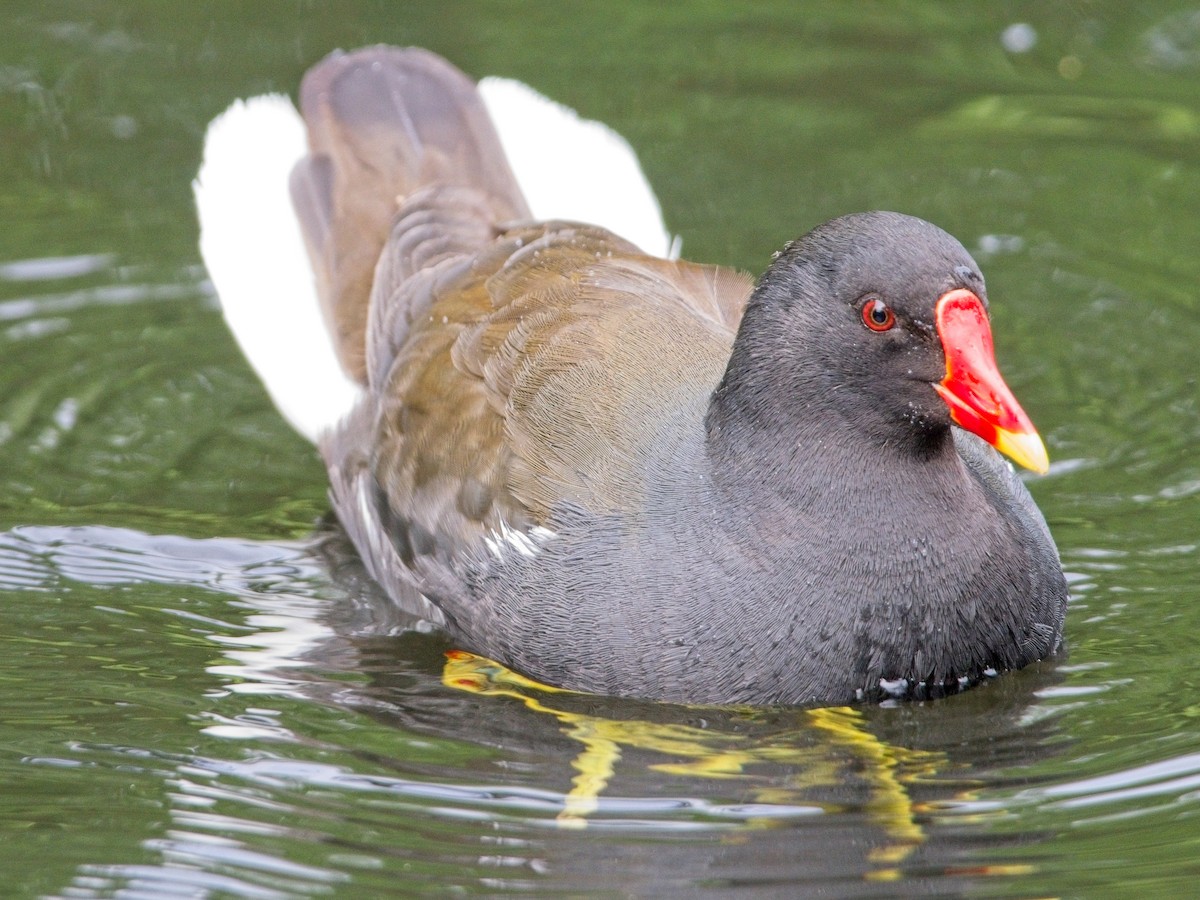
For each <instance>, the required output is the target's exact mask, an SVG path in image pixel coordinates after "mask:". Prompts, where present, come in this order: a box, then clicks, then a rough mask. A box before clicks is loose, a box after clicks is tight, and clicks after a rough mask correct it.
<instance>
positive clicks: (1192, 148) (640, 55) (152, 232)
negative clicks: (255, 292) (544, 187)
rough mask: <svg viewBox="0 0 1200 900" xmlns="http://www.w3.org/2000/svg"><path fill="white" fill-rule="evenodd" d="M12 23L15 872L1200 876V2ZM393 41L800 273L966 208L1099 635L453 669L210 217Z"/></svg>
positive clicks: (665, 884)
mask: <svg viewBox="0 0 1200 900" xmlns="http://www.w3.org/2000/svg"><path fill="white" fill-rule="evenodd" d="M0 17H2V18H3V25H4V27H3V28H0V172H2V173H3V177H2V178H0V215H2V217H3V228H2V229H0V384H3V386H4V389H3V391H0V472H2V473H3V484H4V490H3V493H2V494H0V873H3V874H2V875H0V896H5V897H8V896H12V897H35V896H47V895H48V896H71V897H116V896H123V897H126V896H127V897H134V896H136V897H163V896H189V897H206V898H207V897H213V898H224V897H251V898H275V897H293V896H309V895H320V896H328V895H333V896H346V897H351V896H353V897H358V896H377V895H387V894H398V895H403V894H407V893H420V892H427V893H433V894H444V893H448V892H451V891H457V892H460V893H467V894H484V895H492V894H503V893H514V894H518V895H522V894H531V893H539V892H547V893H552V894H554V893H560V894H574V895H577V894H580V893H589V892H597V893H602V894H609V895H633V896H662V895H672V894H675V895H695V894H704V893H706V892H707V893H708V894H710V895H713V896H721V895H726V894H735V895H746V896H785V897H786V896H812V895H817V894H821V895H825V896H846V895H862V896H896V895H901V896H911V895H921V894H941V895H954V896H961V895H987V896H1068V897H1108V896H1111V897H1125V896H1130V895H1137V896H1142V897H1160V896H1161V897H1175V896H1186V895H1188V894H1189V893H1191V892H1194V891H1195V889H1196V886H1195V873H1196V871H1197V868H1196V867H1197V865H1198V861H1200V699H1198V698H1200V691H1198V690H1197V688H1198V681H1200V678H1198V675H1197V665H1196V661H1197V651H1196V646H1197V638H1198V637H1200V603H1198V602H1197V601H1200V587H1198V584H1200V562H1198V554H1200V454H1197V452H1196V445H1197V442H1198V441H1200V409H1198V406H1200V390H1198V389H1197V369H1198V368H1200V366H1198V365H1197V347H1200V302H1198V301H1197V287H1196V286H1197V284H1200V254H1197V252H1196V232H1197V224H1196V223H1197V222H1200V87H1198V86H1200V7H1196V8H1190V7H1188V6H1186V5H1184V4H1182V3H1141V4H1129V3H1117V2H1110V3H1070V4H1037V3H1017V2H1011V3H983V2H971V3H954V4H949V3H947V4H935V3H911V2H910V3H891V4H873V3H871V4H868V3H862V4H849V3H843V2H835V0H829V2H818V3H805V4H793V3H747V4H732V3H731V4H720V3H713V2H707V3H706V2H692V3H684V2H679V3H671V4H654V5H651V4H644V5H643V4H634V3H613V2H610V3H606V4H579V3H557V4H547V5H537V6H535V5H532V4H529V5H527V4H517V3H511V4H510V3H500V2H495V3H482V2H458V3H453V2H439V3H429V4H426V3H414V2H406V3H376V4H368V3H359V4H348V3H339V4H332V3H331V4H320V3H278V2H255V3H245V4H234V3H227V4H203V5H202V4H165V3H159V2H144V3H133V2H125V0H115V2H104V3H101V2H46V0H39V2H36V3H35V2H29V0H16V2H9V3H8V4H6V6H5V7H4V9H3V10H2V11H0ZM1015 23H1027V24H1028V25H1029V26H1031V27H1032V33H1033V34H1034V35H1036V41H1035V42H1034V43H1033V46H1032V47H1029V48H1028V49H1026V47H1025V45H1026V44H1028V43H1029V41H1028V40H1027V38H1028V37H1029V34H1030V32H1028V31H1022V30H1021V29H1016V30H1010V31H1007V32H1006V29H1008V28H1009V26H1012V25H1014V24H1015ZM1005 40H1007V42H1008V44H1009V48H1007V49H1006V46H1005ZM372 42H389V43H400V44H421V45H424V46H428V47H430V48H432V49H434V50H436V51H438V52H440V53H442V54H444V55H446V56H447V57H449V58H450V59H451V60H453V61H454V62H455V63H457V64H458V65H459V66H461V67H463V68H464V69H466V70H467V71H469V72H471V73H472V74H475V75H485V74H500V75H508V76H512V77H516V78H519V79H521V80H524V81H526V82H528V83H530V84H532V85H534V86H535V87H537V88H539V89H540V90H542V91H543V92H545V93H547V94H549V95H551V96H553V97H555V98H556V99H559V100H561V101H563V102H565V103H568V104H570V105H572V106H574V107H576V108H578V109H579V110H581V111H582V112H583V113H584V114H585V115H587V116H590V117H593V118H598V119H601V120H603V121H606V122H608V123H610V124H612V125H613V126H614V127H616V128H617V129H618V130H620V131H621V132H622V133H624V134H625V135H626V136H627V137H628V138H629V139H630V140H631V142H632V143H633V144H634V146H635V147H636V148H637V150H638V152H639V154H640V155H641V158H642V161H643V164H644V165H645V168H646V170H647V173H648V175H649V177H650V180H651V182H652V184H654V186H655V188H656V190H657V191H658V193H659V196H660V198H661V200H662V202H663V206H664V211H665V215H666V218H667V222H668V225H669V226H670V227H671V229H672V230H673V231H675V232H678V233H679V234H681V235H682V236H683V246H684V252H685V255H686V256H688V257H690V258H694V259H700V260H705V261H714V262H724V263H730V264H735V265H738V266H741V267H743V268H746V269H749V270H752V271H758V270H760V269H761V268H763V266H764V265H765V263H766V262H767V260H768V259H769V255H770V252H771V251H772V250H774V249H775V248H776V247H777V246H778V245H779V244H781V243H782V242H783V241H785V240H787V239H789V238H791V237H794V236H795V235H797V234H798V233H800V232H801V231H803V230H806V229H807V228H809V227H811V226H812V225H814V224H816V223H818V222H820V221H822V220H824V219H826V218H829V217H831V216H834V215H837V214H841V213H845V212H850V211H854V210H860V209H869V208H886V209H897V210H901V211H904V212H909V213H913V214H917V215H921V216H924V217H926V218H929V219H931V220H933V221H935V222H937V223H938V224H940V225H941V226H943V227H945V228H946V229H948V230H949V231H951V232H953V233H954V234H956V235H957V236H958V237H959V238H960V239H961V240H962V241H963V242H964V244H966V245H967V247H968V248H969V249H972V250H973V251H974V252H975V253H976V255H977V258H978V259H979V261H980V262H981V264H982V265H983V268H984V272H985V274H986V275H987V278H988V284H989V292H990V295H991V298H992V303H993V316H994V320H995V330H996V334H997V341H998V355H999V357H1000V361H1001V365H1002V366H1003V368H1004V371H1005V373H1006V376H1007V378H1008V381H1009V383H1010V384H1011V385H1012V387H1013V388H1014V390H1015V392H1016V393H1017V395H1018V396H1019V397H1020V398H1021V401H1022V404H1023V405H1024V406H1025V408H1026V409H1027V410H1028V411H1029V412H1030V414H1031V415H1032V416H1033V418H1034V420H1035V422H1036V423H1037V424H1038V426H1039V427H1040V429H1041V431H1042V433H1043V435H1044V437H1045V438H1046V441H1047V444H1048V446H1049V450H1050V454H1051V458H1052V460H1053V463H1054V465H1053V467H1052V470H1051V474H1050V475H1049V476H1047V477H1045V478H1041V479H1035V480H1033V481H1032V482H1031V485H1030V487H1031V490H1032V491H1033V493H1034V495H1035V497H1036V498H1037V500H1038V502H1039V503H1040V504H1041V506H1042V508H1043V510H1044V511H1045V512H1046V515H1047V518H1048V519H1049V521H1050V524H1051V527H1052V528H1053V530H1054V532H1055V534H1056V536H1057V539H1058V542H1059V546H1060V548H1061V550H1062V554H1063V558H1064V563H1065V566H1066V568H1067V569H1068V571H1069V573H1070V577H1071V581H1072V584H1073V590H1074V599H1073V601H1072V605H1071V609H1070V612H1069V614H1068V618H1067V635H1068V640H1069V643H1070V655H1069V657H1068V658H1067V659H1066V660H1065V661H1062V662H1059V663H1057V664H1054V665H1044V666H1041V667H1035V668H1034V669H1031V670H1027V671H1024V672H1021V673H1018V674H1015V675H1009V676H1004V677H1002V678H999V679H997V680H996V681H994V682H992V683H990V684H987V685H985V686H983V687H981V688H979V689H976V690H973V691H970V692H968V693H966V694H964V695H960V696H957V697H953V698H950V699H948V700H944V701H939V702H936V703H929V704H910V705H902V706H897V707H872V708H865V709H862V710H859V711H858V712H856V713H830V714H815V715H814V714H812V713H808V712H803V711H790V710H768V711H758V712H751V711H723V710H688V709H679V708H672V707H663V706H656V705H654V704H632V703H618V702H614V701H605V700H599V699H595V698H579V697H562V696H560V695H544V694H539V693H538V692H536V691H533V690H532V689H529V688H524V687H522V686H520V685H515V684H511V683H508V682H506V681H504V680H503V678H502V676H500V675H499V674H497V673H494V672H488V671H486V670H484V669H479V668H474V669H472V668H470V667H469V666H468V667H467V669H466V670H462V671H460V670H455V671H452V672H450V673H449V674H448V675H447V676H446V681H445V682H444V681H443V667H444V665H446V658H445V656H444V652H445V651H446V650H447V649H448V647H447V646H446V645H445V644H444V643H443V642H442V641H441V639H440V638H438V637H437V636H436V635H433V634H425V633H421V632H419V631H413V630H411V629H410V628H408V627H407V626H408V625H411V623H407V622H405V621H403V620H401V619H400V617H399V616H398V615H397V614H395V613H393V612H390V611H389V610H388V609H387V607H386V605H385V604H382V603H380V602H379V600H378V598H377V597H376V596H374V595H373V593H372V592H371V591H370V590H369V588H368V587H367V586H366V585H364V583H363V582H362V575H361V572H359V571H358V570H357V569H356V568H355V566H354V564H353V561H352V560H350V559H348V558H347V557H346V554H345V550H344V547H342V546H340V545H339V544H338V543H337V541H336V539H325V538H321V537H316V538H314V537H313V532H314V528H315V527H316V524H317V523H318V521H319V520H320V519H321V517H322V516H323V515H324V514H325V512H326V510H327V504H326V500H325V481H324V473H323V471H322V468H321V466H320V464H319V462H318V461H317V459H316V458H315V454H314V453H313V451H312V450H311V448H310V447H308V446H307V445H306V444H305V443H304V442H303V441H302V440H301V439H299V438H298V437H296V436H294V435H293V434H292V433H291V432H290V431H289V429H288V428H287V426H286V425H285V424H284V423H283V421H282V420H281V419H280V418H279V417H278V416H277V415H276V414H275V413H274V411H273V410H272V408H271V407H270V405H269V403H268V401H267V399H266V396H265V394H264V393H263V392H262V390H261V389H260V388H259V386H258V384H257V382H256V380H255V378H254V376H253V375H252V373H251V372H250V370H249V369H248V368H247V366H246V364H245V363H244V362H243V361H242V359H241V357H240V355H239V353H238V350H237V348H236V347H235V345H234V343H233V341H232V339H231V338H230V337H229V336H228V334H227V333H226V331H225V329H224V326H223V324H222V321H221V318H220V314H219V312H218V311H217V309H216V305H215V301H214V300H213V298H212V295H211V290H210V288H209V287H208V285H207V282H206V280H205V274H204V271H203V269H202V267H201V265H200V261H199V255H198V252H197V249H196V238H197V228H196V224H195V217H194V214H193V210H192V206H191V195H190V181H191V179H192V177H193V176H194V174H195V170H196V167H197V165H198V164H199V159H200V151H201V143H202V139H203V133H204V128H205V126H206V124H207V122H208V121H209V120H210V119H211V118H212V117H213V116H214V115H216V114H217V113H218V112H220V111H221V110H222V109H223V108H224V107H225V106H226V105H228V103H229V102H230V101H232V100H233V99H234V98H236V97H241V96H247V95H251V94H256V93H262V92H264V91H269V90H277V91H294V88H295V85H296V84H297V82H298V80H299V77H300V75H301V74H302V72H303V71H304V69H305V68H306V67H307V66H308V65H309V64H311V63H312V62H313V61H315V60H316V59H318V58H319V57H320V56H322V55H323V54H324V53H326V52H327V51H328V50H330V49H332V48H333V47H336V46H346V47H349V46H356V45H360V44H364V43H372ZM452 665H453V663H452ZM609 769H611V774H608V770H609ZM573 779H574V781H573ZM581 825H582V826H585V827H580V826H581Z"/></svg>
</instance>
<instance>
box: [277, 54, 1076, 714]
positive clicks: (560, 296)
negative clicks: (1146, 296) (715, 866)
mask: <svg viewBox="0 0 1200 900" xmlns="http://www.w3.org/2000/svg"><path fill="white" fill-rule="evenodd" d="M301 109H302V112H303V114H304V118H305V123H306V126H307V129H308V144H309V149H308V153H307V155H306V156H305V157H304V159H303V160H302V161H301V162H300V163H299V165H298V166H297V167H296V170H295V172H294V173H293V176H292V194H293V197H294V199H295V206H296V210H297V213H298V216H299V221H300V225H301V231H302V233H303V234H304V239H305V243H306V246H307V248H308V254H309V257H310V259H311V261H312V265H313V269H314V272H315V279H316V284H317V288H318V293H319V295H320V299H321V305H322V308H323V310H324V316H325V321H326V323H327V325H328V326H329V331H330V334H331V336H332V340H333V342H334V345H335V348H336V351H337V355H338V358H339V360H340V362H341V365H342V368H343V369H344V371H345V372H346V374H347V375H348V376H349V377H350V378H351V379H352V380H353V381H354V382H355V383H357V384H358V385H359V386H360V389H361V398H360V400H359V401H358V403H357V405H356V406H355V408H354V409H353V411H352V412H350V413H349V414H348V415H347V416H346V417H345V418H344V419H343V420H342V421H341V422H340V423H339V424H338V425H337V426H336V427H335V428H333V429H332V430H331V431H330V432H328V433H327V434H326V435H325V436H324V437H323V438H322V440H321V451H322V454H323V456H324V458H325V461H326V464H327V467H328V469H329V473H330V480H331V485H332V498H333V504H334V508H335V511H336V513H337V515H338V517H339V519H340V520H341V522H342V523H343V525H344V526H345V528H346V530H347V532H348V533H349V535H350V536H351V538H352V540H353V541H354V543H355V545H356V546H357V548H358V550H359V552H360V554H361V555H362V557H363V559H364V562H365V563H366V564H367V566H368V568H369V570H370V571H371V572H372V574H373V576H374V577H375V578H376V579H377V580H378V581H379V582H380V583H381V585H382V586H383V587H384V588H385V589H386V590H387V591H388V593H389V594H390V595H391V596H392V597H393V598H395V599H396V601H397V602H399V603H401V604H403V605H405V606H407V607H409V608H411V609H414V610H419V611H421V612H422V613H423V614H425V615H426V616H427V617H429V618H431V619H433V620H434V621H436V622H438V623H439V624H441V625H442V626H443V627H445V628H446V630H447V631H448V632H449V634H450V635H451V636H452V637H453V639H454V640H456V641H458V642H459V643H461V644H462V645H464V646H465V647H467V648H469V649H471V650H473V651H475V652H478V653H482V654H485V655H487V656H489V657H492V658H494V659H496V660H498V661H500V662H503V663H505V664H507V665H509V666H511V667H513V668H516V669H518V670H520V671H522V672H524V673H526V674H528V675H531V676H533V677H536V678H539V679H541V680H543V681H546V682H549V683H551V684H556V685H560V686H564V687H569V688H575V689H580V690H587V691H593V692H598V693H606V694H618V695H631V696H641V697H650V698H658V699H666V700H674V701H682V702H705V703H731V702H740V703H838V702H845V701H848V700H853V699H855V698H863V697H875V696H879V695H880V694H881V692H883V691H886V690H895V687H894V686H895V685H897V684H902V685H909V686H915V685H924V686H926V688H927V689H929V690H931V691H937V690H943V689H953V688H955V687H957V686H959V685H961V684H965V683H969V682H971V681H973V680H977V679H978V678H980V677H982V675H983V674H984V673H985V672H988V671H990V670H993V669H995V670H1001V669H1007V668H1015V667H1018V666H1021V665H1024V664H1026V663H1028V662H1030V661H1032V660H1035V659H1040V658H1044V657H1046V656H1049V655H1051V654H1053V653H1054V652H1055V651H1056V650H1057V649H1058V647H1059V645H1060V643H1061V635H1062V623H1063V612H1064V609H1065V603H1066V598H1067V590H1066V585H1065V581H1064V579H1063V576H1062V572H1061V567H1060V565H1059V562H1058V557H1057V551H1056V549H1055V547H1054V543H1053V540H1052V539H1051V537H1050V534H1049V531H1048V530H1047V528H1046V525H1045V522H1044V520H1043V518H1042V516H1041V514H1040V513H1039V512H1038V510H1037V508H1036V506H1035V505H1034V504H1033V501H1032V500H1031V499H1030V497H1029V495H1028V493H1027V492H1026V490H1025V488H1024V486H1023V485H1022V484H1021V482H1020V480H1019V479H1018V478H1017V477H1016V476H1015V474H1014V473H1013V471H1012V469H1011V467H1010V466H1009V465H1008V464H1007V463H1006V462H1004V461H1003V459H1002V458H1001V457H1000V456H999V455H998V454H997V453H996V451H995V450H993V449H992V446H995V447H999V448H1001V449H1004V450H1005V451H1006V452H1009V453H1010V454H1011V455H1013V456H1014V457H1015V458H1018V459H1022V460H1023V461H1025V462H1026V463H1028V464H1030V465H1033V466H1034V467H1044V450H1042V449H1041V443H1040V440H1038V439H1037V438H1036V433H1035V432H1034V431H1033V429H1032V426H1031V425H1029V423H1028V419H1027V417H1025V415H1024V413H1023V412H1022V411H1021V409H1020V407H1019V405H1017V404H1016V401H1015V399H1013V398H1012V396H1011V393H1010V392H1008V389H1007V387H1005V386H1004V385H1003V381H1002V380H1001V379H1000V376H999V372H998V370H996V369H995V364H994V360H992V358H991V335H990V330H989V329H988V326H987V317H986V292H985V290H984V286H983V279H982V276H981V275H980V274H979V272H978V268H977V266H976V265H975V263H974V261H973V260H972V259H971V258H970V256H969V254H967V252H966V251H965V250H964V249H963V248H962V247H961V245H960V244H959V243H958V242H957V241H955V240H954V239H953V238H951V237H950V236H949V235H947V234H945V233H944V232H942V231H941V230H940V229H937V228H936V227H934V226H932V225H930V224H929V223H926V222H923V221H921V220H919V219H914V218H911V217H908V216H902V215H899V214H896V213H864V214H858V215H854V216H847V217H843V218H841V219H836V220H834V221H832V222H830V223H826V224H825V225H823V226H820V227H819V228H817V229H815V230H813V231H812V232H810V233H809V234H807V235H805V236H804V237H802V238H800V239H799V240H797V241H794V242H792V243H791V244H789V245H788V246H787V247H786V248H785V249H784V250H783V251H781V252H780V253H779V254H777V256H776V258H775V260H774V262H773V263H772V265H771V267H770V268H769V269H768V271H767V272H766V273H765V274H764V275H763V277H762V278H760V279H759V281H758V283H757V285H756V284H755V283H754V282H752V281H751V280H750V279H749V278H748V277H746V276H744V275H742V274H741V273H738V272H735V271H732V270H729V269H724V268H721V267H716V266H705V265H697V264H694V263H688V262H682V261H677V260H670V259H663V258H659V257H655V256H651V255H648V254H646V253H645V252H643V251H642V250H641V249H639V248H638V247H637V246H635V245H634V244H633V243H631V242H629V241H628V240H625V239H624V238H622V237H620V236H618V235H617V234H614V233H613V232H611V231H608V230H606V229H605V228H602V227H599V226H597V225H590V224H585V223H581V222H573V221H566V220H551V221H536V220H534V219H533V218H532V217H531V213H530V210H529V208H528V206H527V204H526V202H525V198H524V195H523V193H522V191H521V188H520V186H519V184H518V182H517V180H516V178H515V177H514V176H513V174H512V171H511V170H510V168H509V166H508V165H507V162H506V159H505V155H504V151H503V149H502V147H501V145H500V143H499V139H498V138H497V136H496V133H495V131H494V129H493V127H492V124H491V120H490V118H489V115H488V112H487V109H486V108H485V107H484V105H483V104H482V102H481V100H480V98H479V95H478V92H477V91H476V88H475V85H474V84H473V83H472V82H471V81H470V80H469V79H468V78H466V76H464V75H462V73H460V72H458V70H456V69H454V68H453V67H452V66H450V65H449V64H448V63H446V62H445V61H444V60H442V59H440V58H439V57H436V56H434V55H433V54H430V53H427V52H425V51H420V50H412V49H409V50H397V49H395V48H383V47H379V48H368V49H366V50H362V51H357V52H355V53H353V54H336V55H334V56H331V57H329V58H327V59H326V60H325V61H323V62H322V63H320V64H319V65H318V66H316V67H315V68H314V69H313V70H311V71H310V73H309V75H308V76H307V77H306V79H305V82H304V85H303V87H302V91H301ZM950 335H952V336H953V337H954V339H953V341H950V340H949V338H948V336H950ZM952 423H961V424H964V425H965V426H966V427H969V428H970V429H971V431H973V432H974V434H971V433H967V432H966V431H963V430H960V429H959V428H956V427H952ZM976 435H979V437H977V436H976ZM988 444H991V445H992V446H988ZM1039 454H1040V455H1039Z"/></svg>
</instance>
